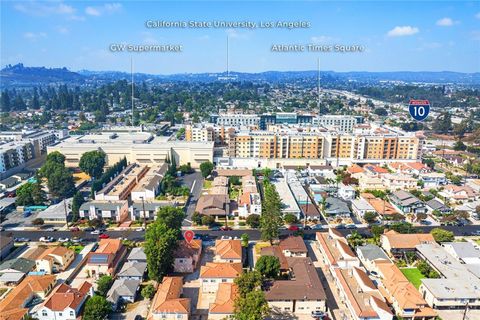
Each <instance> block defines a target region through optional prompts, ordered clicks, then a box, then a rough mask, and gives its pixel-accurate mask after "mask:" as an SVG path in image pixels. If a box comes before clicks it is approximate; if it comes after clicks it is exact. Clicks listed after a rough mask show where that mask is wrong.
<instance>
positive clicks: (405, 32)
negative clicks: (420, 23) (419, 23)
mask: <svg viewBox="0 0 480 320" xmlns="http://www.w3.org/2000/svg"><path fill="white" fill-rule="evenodd" d="M419 32H420V30H419V29H418V28H417V27H412V26H396V27H395V28H393V29H392V30H390V31H388V33H387V35H388V36H389V37H403V36H412V35H414V34H416V33H419Z"/></svg>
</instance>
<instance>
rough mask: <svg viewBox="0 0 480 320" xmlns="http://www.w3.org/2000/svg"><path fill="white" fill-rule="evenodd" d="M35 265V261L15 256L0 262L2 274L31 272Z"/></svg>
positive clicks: (0, 272)
mask: <svg viewBox="0 0 480 320" xmlns="http://www.w3.org/2000/svg"><path fill="white" fill-rule="evenodd" d="M33 267H35V261H32V260H30V259H25V258H14V259H10V260H6V261H4V262H2V264H0V274H5V273H23V274H26V273H29V272H30V271H32V269H33Z"/></svg>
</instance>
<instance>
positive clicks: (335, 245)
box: [316, 228, 360, 274]
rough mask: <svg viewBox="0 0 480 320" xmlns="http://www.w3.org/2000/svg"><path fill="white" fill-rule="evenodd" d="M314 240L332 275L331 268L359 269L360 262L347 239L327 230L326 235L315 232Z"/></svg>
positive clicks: (330, 229)
mask: <svg viewBox="0 0 480 320" xmlns="http://www.w3.org/2000/svg"><path fill="white" fill-rule="evenodd" d="M316 239H317V243H318V247H319V249H320V252H321V253H322V257H323V262H324V264H325V265H326V266H327V267H328V268H329V270H330V272H331V273H332V274H333V268H337V267H338V268H342V269H350V268H352V267H360V260H359V259H358V258H357V256H356V255H355V253H354V252H353V251H352V249H351V248H350V246H349V245H348V242H347V239H345V237H344V236H343V235H342V234H341V233H340V232H338V230H335V229H334V228H329V229H328V232H326V233H325V232H317V233H316Z"/></svg>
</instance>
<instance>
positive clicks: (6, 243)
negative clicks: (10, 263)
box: [0, 234, 14, 261]
mask: <svg viewBox="0 0 480 320" xmlns="http://www.w3.org/2000/svg"><path fill="white" fill-rule="evenodd" d="M13 243H14V242H13V237H9V236H6V235H3V234H2V235H0V261H2V260H3V259H4V258H6V257H7V256H8V255H9V254H10V252H11V251H12V249H13Z"/></svg>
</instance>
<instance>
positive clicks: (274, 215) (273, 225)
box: [260, 180, 282, 243]
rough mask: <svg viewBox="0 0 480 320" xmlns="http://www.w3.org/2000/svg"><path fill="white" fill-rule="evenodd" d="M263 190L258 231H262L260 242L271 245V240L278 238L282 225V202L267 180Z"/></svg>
mask: <svg viewBox="0 0 480 320" xmlns="http://www.w3.org/2000/svg"><path fill="white" fill-rule="evenodd" d="M263 190H264V201H263V204H262V215H261V217H260V229H261V231H262V240H264V241H269V242H270V243H271V242H272V240H273V239H276V238H278V235H279V229H280V227H281V225H282V218H281V207H282V201H281V200H280V196H279V194H278V192H277V190H275V186H274V185H273V184H271V183H270V182H269V181H268V180H264V181H263Z"/></svg>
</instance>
